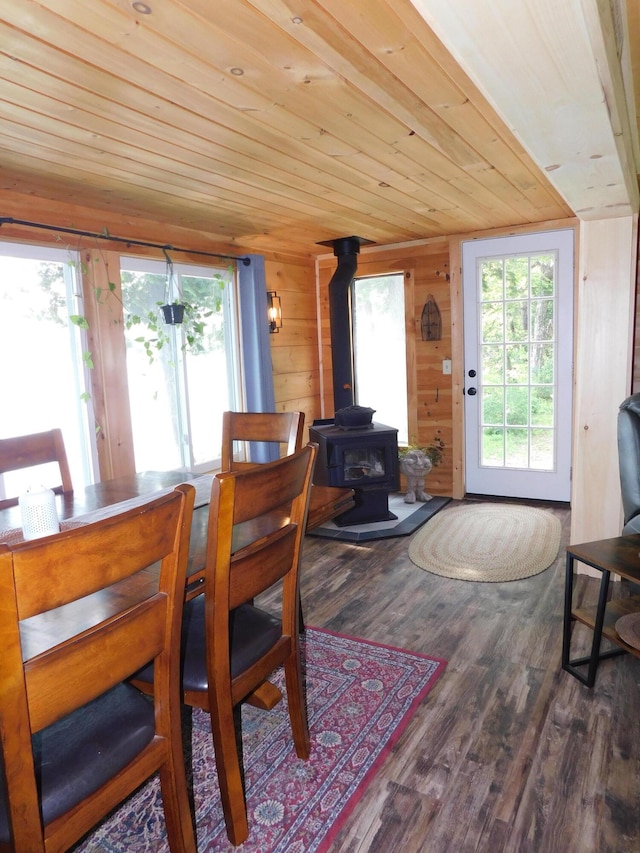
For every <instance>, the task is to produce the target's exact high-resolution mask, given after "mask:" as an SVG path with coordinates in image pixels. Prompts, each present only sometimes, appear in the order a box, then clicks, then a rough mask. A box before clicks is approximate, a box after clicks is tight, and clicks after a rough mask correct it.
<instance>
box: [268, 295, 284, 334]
mask: <svg viewBox="0 0 640 853" xmlns="http://www.w3.org/2000/svg"><path fill="white" fill-rule="evenodd" d="M267 317H268V318H269V331H270V332H271V334H272V335H274V334H277V332H279V331H280V329H281V328H282V305H281V304H280V297H279V296H278V294H277V293H276V292H275V290H268V291H267Z"/></svg>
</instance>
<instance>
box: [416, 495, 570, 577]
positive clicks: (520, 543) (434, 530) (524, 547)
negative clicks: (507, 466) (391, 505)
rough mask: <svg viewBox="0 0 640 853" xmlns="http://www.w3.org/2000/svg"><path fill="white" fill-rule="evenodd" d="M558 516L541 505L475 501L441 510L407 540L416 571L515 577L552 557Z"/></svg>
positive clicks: (542, 566) (558, 531) (527, 573)
mask: <svg viewBox="0 0 640 853" xmlns="http://www.w3.org/2000/svg"><path fill="white" fill-rule="evenodd" d="M561 530H562V525H561V524H560V520H559V519H558V518H557V517H556V516H555V515H553V513H551V512H548V511H547V510H543V509H536V508H535V507H527V506H518V505H514V504H497V503H480V504H473V505H463V506H456V507H452V508H451V509H444V510H442V511H441V512H439V513H438V515H436V516H435V518H432V519H431V520H430V521H429V522H427V524H426V525H425V526H424V527H423V528H421V530H419V531H418V532H417V533H416V534H415V536H414V537H413V539H412V540H411V542H410V543H409V557H410V559H411V560H412V562H414V563H415V564H416V566H419V567H420V568H421V569H425V570H426V571H427V572H432V573H433V574H435V575H441V576H442V577H445V578H455V579H456V580H465V581H484V582H501V581H515V580H520V579H522V578H528V577H531V575H537V574H539V573H540V572H543V571H544V570H545V569H546V568H548V567H549V566H550V565H551V564H552V563H553V561H554V560H555V558H556V556H557V554H558V548H559V547H560V534H561Z"/></svg>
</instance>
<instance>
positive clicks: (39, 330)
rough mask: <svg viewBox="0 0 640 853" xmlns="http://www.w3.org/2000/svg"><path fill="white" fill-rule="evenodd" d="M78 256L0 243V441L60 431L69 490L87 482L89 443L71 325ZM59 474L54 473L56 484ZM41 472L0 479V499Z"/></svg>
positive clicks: (81, 370)
mask: <svg viewBox="0 0 640 853" xmlns="http://www.w3.org/2000/svg"><path fill="white" fill-rule="evenodd" d="M77 270H78V258H77V254H76V253H75V252H71V251H67V250H64V249H55V248H47V247H36V246H28V245H23V244H9V243H0V305H1V306H2V320H1V323H2V333H1V334H0V363H1V364H2V366H3V367H2V395H3V400H4V403H3V405H2V410H1V413H0V437H2V438H10V437H12V436H18V435H28V434H29V433H33V432H42V431H45V430H49V429H53V428H55V427H59V428H60V429H61V430H62V435H63V438H64V443H65V448H66V451H67V456H68V459H69V466H70V468H71V477H72V481H73V484H74V487H75V488H82V487H84V486H85V485H87V484H88V483H91V482H93V481H94V470H95V465H94V462H95V438H94V430H93V429H92V428H91V427H90V424H93V411H92V405H91V399H90V397H89V396H88V389H89V382H88V374H87V372H86V370H85V367H84V362H83V357H82V354H83V340H82V337H83V333H82V330H81V329H80V328H79V327H78V326H77V325H75V324H74V323H72V322H71V321H70V319H69V318H70V316H74V315H82V314H83V313H84V312H83V310H82V308H81V297H80V288H79V285H78V283H77V278H78V277H77V275H76V273H77ZM58 477H59V475H58V474H57V473H56V479H58ZM34 478H40V481H42V484H43V485H47V484H48V482H50V474H49V472H47V471H40V472H38V471H36V470H33V469H25V470H24V471H16V472H9V473H7V474H5V475H4V477H2V476H0V497H4V496H6V495H15V494H20V493H21V492H22V491H24V490H25V489H26V488H28V487H30V486H31V485H34V486H35V485H40V484H41V482H34Z"/></svg>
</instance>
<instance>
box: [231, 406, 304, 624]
mask: <svg viewBox="0 0 640 853" xmlns="http://www.w3.org/2000/svg"><path fill="white" fill-rule="evenodd" d="M303 433H304V412H224V413H223V415H222V464H221V469H222V470H223V471H242V470H243V469H244V470H246V469H247V468H252V467H253V466H254V465H259V464H264V463H259V462H252V461H250V460H247V459H245V458H244V457H245V455H246V444H247V443H253V444H254V446H255V445H256V444H265V443H268V442H271V443H277V444H278V450H279V453H280V456H281V457H282V456H290V455H291V454H292V453H295V452H296V451H297V450H300V449H301V448H302V436H303ZM241 447H242V448H244V449H243V450H241V449H240V448H241ZM236 455H238V456H240V455H241V456H242V457H243V458H241V459H240V458H236ZM298 607H299V609H300V614H299V625H300V630H301V631H302V632H303V633H304V629H305V622H304V612H303V610H302V597H300V600H299V602H298Z"/></svg>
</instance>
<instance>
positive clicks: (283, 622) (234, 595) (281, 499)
mask: <svg viewBox="0 0 640 853" xmlns="http://www.w3.org/2000/svg"><path fill="white" fill-rule="evenodd" d="M316 451H317V446H316V445H312V444H309V445H307V446H306V447H305V448H303V449H302V450H300V451H298V453H295V454H293V455H292V456H286V457H284V458H282V459H280V460H277V461H275V462H269V463H265V464H264V465H257V466H256V467H254V468H248V469H245V470H243V471H239V472H227V473H221V474H218V475H217V476H216V477H215V478H214V480H213V485H212V492H211V504H210V508H209V524H208V534H207V559H206V568H205V569H204V576H205V581H204V594H203V595H199V596H198V597H197V598H194V599H192V600H191V601H188V602H187V604H186V605H185V610H184V617H183V626H182V628H183V630H182V655H183V669H182V690H183V699H184V702H185V703H186V704H187V705H191V706H195V707H199V708H204V709H205V710H206V711H208V712H209V714H210V715H211V730H212V734H213V743H214V748H215V756H216V765H217V769H218V778H219V783H220V794H221V799H222V808H223V811H224V818H225V823H226V827H227V835H228V836H229V840H230V841H231V843H232V844H241V843H242V842H243V841H244V840H245V839H246V838H247V836H248V834H249V828H248V822H247V810H246V803H245V796H244V789H243V781H242V776H243V774H242V769H241V765H240V758H239V754H240V753H239V746H238V743H237V741H236V724H237V725H238V727H239V724H240V703H241V702H242V701H243V700H245V699H247V698H248V697H249V696H250V695H251V694H252V693H253V691H255V689H256V688H258V687H259V686H260V685H262V684H263V683H264V682H266V681H267V679H268V677H269V676H270V674H271V673H272V672H273V671H274V670H275V669H276V668H277V667H278V666H280V665H281V664H284V673H285V685H286V691H287V699H288V708H289V718H290V722H291V729H292V732H293V741H294V744H295V749H296V753H297V755H298V756H299V757H300V758H308V757H309V727H308V722H307V712H306V703H305V691H304V683H303V678H302V672H301V663H300V649H299V644H298V633H299V629H298V614H299V610H298V591H299V590H298V584H299V566H300V554H301V548H302V540H303V536H304V530H305V525H306V516H307V511H308V505H309V490H310V486H311V477H312V473H313V465H314V462H315V456H316ZM280 581H281V582H282V596H281V613H280V614H279V616H274V615H272V614H270V613H267V612H265V611H264V610H261V609H260V608H259V607H258V606H256V605H255V604H254V603H251V602H253V601H254V599H255V597H256V596H258V595H259V594H260V593H261V592H264V591H265V590H266V589H268V588H269V587H271V586H273V585H274V584H276V583H279V582H280ZM151 678H152V672H151V668H150V667H149V668H147V669H146V670H145V672H143V673H141V674H140V675H139V676H138V679H137V680H136V682H135V683H136V684H138V685H140V686H141V687H142V688H143V689H145V685H146V689H150V680H151Z"/></svg>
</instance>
